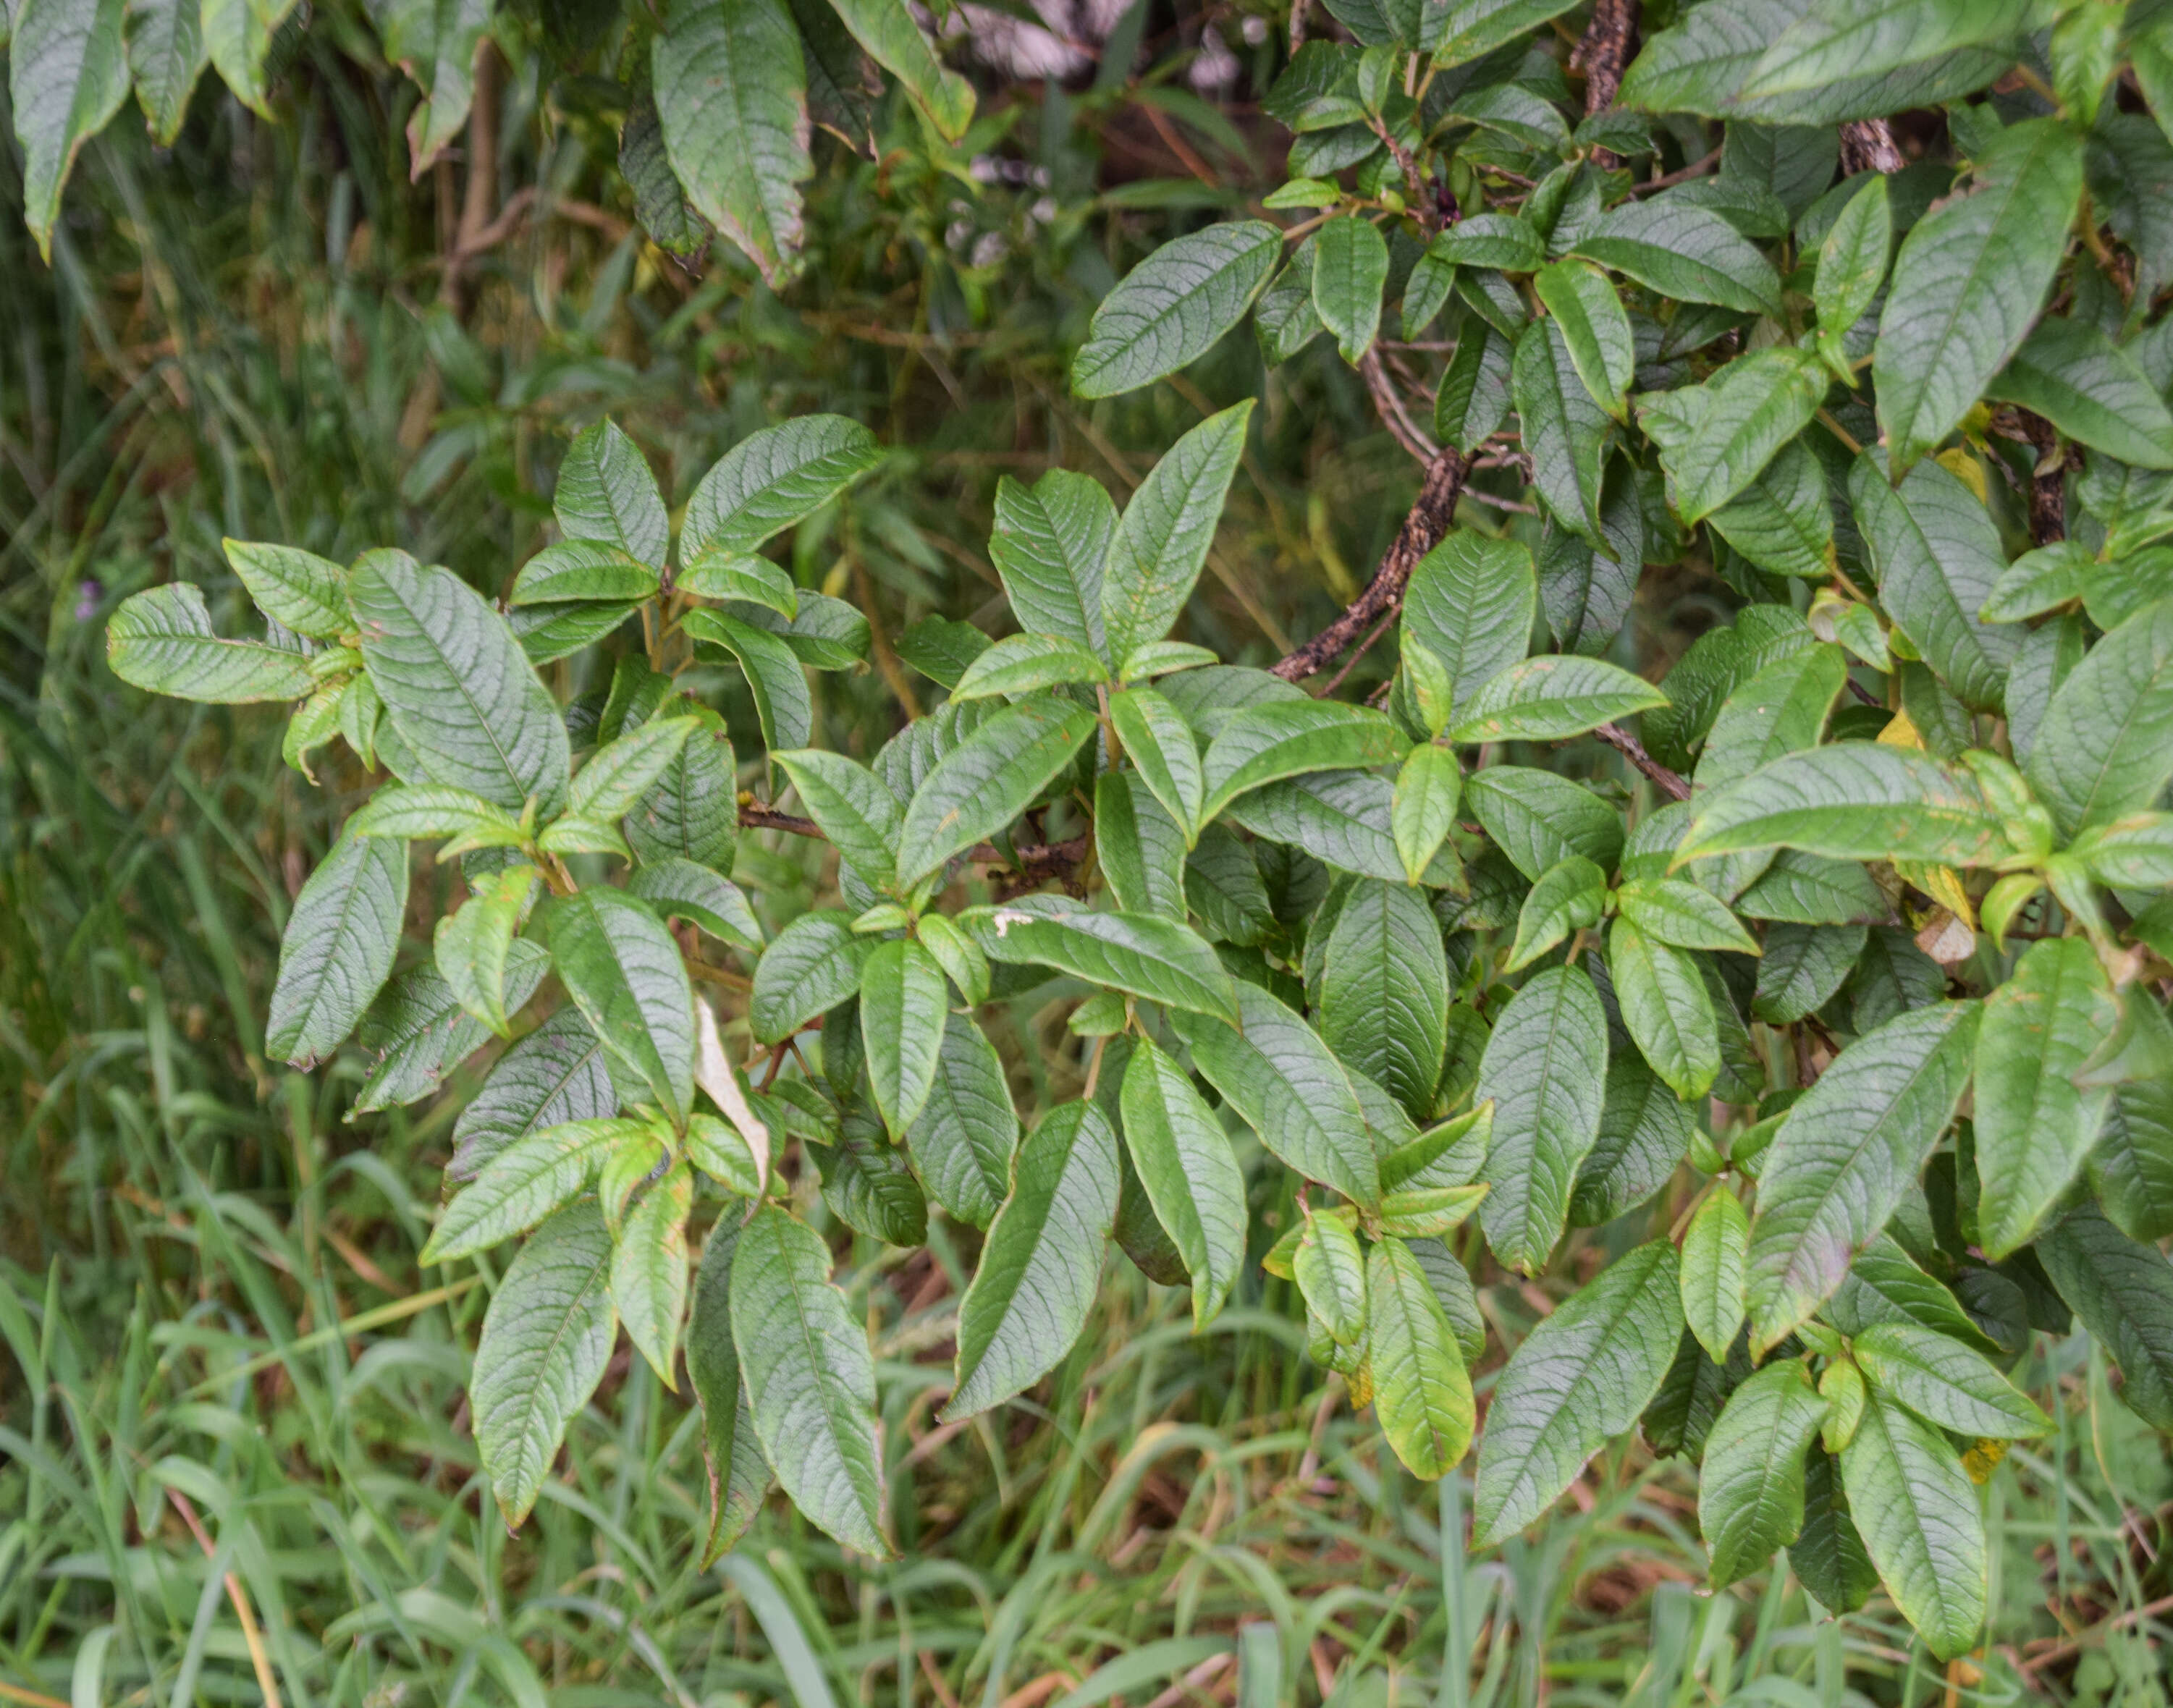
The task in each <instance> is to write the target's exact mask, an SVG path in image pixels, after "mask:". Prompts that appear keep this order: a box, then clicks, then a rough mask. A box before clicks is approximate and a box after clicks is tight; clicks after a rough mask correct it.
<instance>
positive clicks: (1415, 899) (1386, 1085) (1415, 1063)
mask: <svg viewBox="0 0 2173 1708" xmlns="http://www.w3.org/2000/svg"><path fill="white" fill-rule="evenodd" d="M1449 996H1450V988H1449V976H1448V960H1447V957H1446V956H1444V954H1443V952H1442V939H1441V926H1440V924H1439V922H1438V921H1437V920H1436V919H1435V918H1434V915H1433V910H1432V908H1429V907H1428V906H1427V905H1426V898H1425V897H1423V896H1422V895H1421V894H1420V893H1419V892H1418V891H1416V890H1415V889H1413V888H1412V887H1410V886H1408V885H1405V884H1393V883H1383V882H1381V881H1378V880H1367V879H1361V880H1359V881H1357V882H1356V884H1355V885H1354V886H1352V888H1351V892H1350V894H1349V895H1348V897H1346V898H1345V901H1344V903H1343V906H1342V908H1341V910H1340V912H1338V913H1337V914H1336V916H1335V927H1334V929H1333V930H1332V931H1331V932H1330V933H1329V938H1328V944H1327V949H1326V953H1325V957H1324V961H1323V962H1322V967H1321V977H1320V995H1319V999H1318V1002H1317V1004H1316V1005H1315V1012H1316V1014H1317V1015H1318V1023H1319V1026H1320V1034H1321V1037H1322V1038H1323V1039H1324V1041H1325V1042H1326V1043H1327V1044H1328V1047H1329V1048H1330V1049H1331V1050H1333V1051H1335V1054H1336V1055H1337V1057H1338V1058H1339V1059H1341V1060H1342V1061H1343V1062H1344V1063H1345V1064H1347V1065H1349V1066H1351V1067H1353V1068H1356V1070H1358V1071H1359V1072H1361V1073H1362V1074H1364V1075H1367V1077H1368V1078H1369V1079H1371V1080H1373V1081H1374V1082H1375V1083H1376V1084H1377V1085H1378V1086H1380V1087H1381V1088H1382V1089H1383V1091H1387V1092H1388V1095H1389V1096H1392V1097H1394V1098H1395V1099H1396V1101H1397V1102H1399V1103H1401V1104H1402V1105H1403V1106H1404V1107H1405V1110H1407V1111H1408V1112H1409V1113H1410V1114H1411V1115H1412V1116H1413V1117H1414V1118H1422V1117H1424V1116H1426V1114H1428V1113H1431V1112H1432V1102H1433V1090H1434V1086H1436V1084H1437V1083H1438V1082H1439V1080H1440V1079H1441V1070H1442V1057H1443V1054H1444V1053H1445V1051H1446V1050H1447V1048H1448V1003H1449Z"/></svg>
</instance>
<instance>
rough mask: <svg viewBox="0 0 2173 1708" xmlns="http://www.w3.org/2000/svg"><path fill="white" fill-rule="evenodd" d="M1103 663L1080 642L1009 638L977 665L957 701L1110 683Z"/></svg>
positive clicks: (961, 681) (963, 679)
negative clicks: (1066, 685)
mask: <svg viewBox="0 0 2173 1708" xmlns="http://www.w3.org/2000/svg"><path fill="white" fill-rule="evenodd" d="M1108 679H1109V672H1108V670H1107V669H1105V668H1104V667H1103V663H1102V660H1100V659H1098V658H1097V657H1095V656H1094V655H1093V654H1092V653H1091V652H1089V651H1088V650H1087V649H1086V648H1085V647H1083V646H1081V645H1080V644H1078V643H1077V642H1076V641H1069V640H1060V639H1058V638H1056V637H1055V636H1054V635H1048V634H1013V635H1006V637H1005V638H1003V639H1001V640H1000V641H998V642H997V643H996V644H995V645H994V646H992V647H990V648H989V649H988V650H987V651H986V652H984V653H983V654H982V655H980V656H979V658H977V659H975V660H973V663H971V664H969V665H967V666H966V672H965V674H964V675H963V676H960V677H959V678H958V685H957V687H954V688H953V689H952V691H951V698H952V699H954V700H985V699H993V698H995V697H996V696H998V695H1000V694H1030V693H1033V692H1035V691H1036V690H1037V689H1040V688H1053V687H1057V686H1059V685H1060V684H1061V683H1065V682H1107V681H1108Z"/></svg>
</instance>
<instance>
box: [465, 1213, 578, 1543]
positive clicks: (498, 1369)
mask: <svg viewBox="0 0 2173 1708" xmlns="http://www.w3.org/2000/svg"><path fill="white" fill-rule="evenodd" d="M610 1263H611V1234H610V1232H609V1231H607V1229H606V1228H605V1226H604V1219H603V1213H602V1212H601V1210H598V1209H597V1208H596V1205H595V1204H592V1203H583V1204H573V1205H570V1206H569V1207H568V1208H567V1209H564V1210H560V1211H559V1212H558V1215H554V1216H553V1217H552V1218H551V1220H548V1221H547V1222H545V1223H544V1224H543V1226H542V1227H541V1228H540V1229H538V1230H537V1232H536V1233H535V1234H534V1236H533V1237H531V1238H530V1239H529V1240H528V1242H526V1244H524V1245H523V1246H522V1247H521V1248H520V1252H519V1253H517V1254H516V1255H515V1258H514V1259H513V1262H512V1263H510V1265H508V1266H507V1269H506V1271H505V1279H504V1280H502V1281H500V1282H499V1285H498V1290H497V1292H496V1293H495V1294H493V1296H492V1297H491V1301H490V1309H489V1310H488V1311H487V1312H484V1313H483V1339H481V1341H479V1342H478V1343H477V1346H476V1355H475V1368H474V1371H473V1373H472V1376H471V1377H469V1381H468V1398H469V1402H470V1404H471V1405H472V1408H473V1410H474V1416H475V1440H476V1449H477V1452H478V1453H479V1454H480V1456H481V1457H482V1459H483V1474H484V1475H486V1476H488V1478H489V1479H490V1484H491V1492H492V1493H493V1494H494V1495H496V1496H497V1497H498V1507H499V1511H500V1512H501V1513H502V1514H504V1518H505V1522H507V1523H508V1524H509V1525H511V1526H515V1527H518V1526H519V1525H520V1522H521V1521H522V1520H523V1519H525V1518H526V1517H527V1516H528V1513H529V1511H530V1509H531V1507H533V1506H535V1504H536V1496H537V1493H538V1492H539V1491H540V1490H542V1486H543V1479H545V1478H546V1477H547V1476H549V1475H550V1474H551V1463H552V1461H553V1460H554V1459H555V1458H557V1457H558V1447H559V1444H560V1443H561V1442H562V1441H564V1440H565V1437H566V1425H567V1424H568V1423H569V1422H570V1421H571V1420H572V1418H573V1416H574V1413H575V1412H577V1411H579V1410H580V1409H581V1408H582V1407H583V1406H584V1405H585V1404H588V1399H589V1396H590V1394H592V1393H595V1392H596V1383H597V1382H600V1381H601V1379H602V1377H603V1373H604V1366H605V1365H606V1364H607V1362H608V1361H609V1360H610V1358H611V1350H612V1339H613V1317H612V1301H611V1294H610V1292H609V1290H608V1289H607V1286H606V1284H605V1276H606V1273H607V1270H608V1269H609V1267H610Z"/></svg>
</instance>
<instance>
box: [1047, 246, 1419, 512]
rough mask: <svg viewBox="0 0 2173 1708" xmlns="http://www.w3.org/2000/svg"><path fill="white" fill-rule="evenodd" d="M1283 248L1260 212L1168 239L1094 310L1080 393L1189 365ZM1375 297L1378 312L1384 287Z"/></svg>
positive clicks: (1074, 365) (1104, 391) (1077, 379)
mask: <svg viewBox="0 0 2173 1708" xmlns="http://www.w3.org/2000/svg"><path fill="white" fill-rule="evenodd" d="M1376 235H1377V236H1378V233H1377V234H1376ZM1281 254H1282V233H1281V232H1280V231H1279V230H1277V229H1275V227H1274V226H1272V225H1270V224H1268V223H1267V222H1266V221H1265V220H1261V219H1240V220H1232V221H1231V222H1229V223H1228V224H1221V225H1211V226H1208V227H1207V228H1205V229H1204V230H1200V231H1195V232H1192V233H1190V234H1188V235H1186V236H1184V237H1179V238H1177V239H1175V240H1173V241H1171V242H1168V243H1165V244H1164V245H1162V247H1161V248H1159V249H1157V250H1156V251H1154V252H1153V253H1152V254H1151V255H1149V256H1147V258H1146V260H1145V261H1141V262H1140V264H1139V265H1138V266H1137V267H1134V268H1133V269H1132V270H1131V272H1129V273H1127V274H1125V275H1124V278H1123V280H1122V281H1121V282H1120V283H1119V284H1118V286H1117V288H1115V289H1114V290H1113V291H1111V292H1110V293H1109V294H1108V296H1106V297H1104V298H1103V299H1102V304H1101V306H1100V307H1099V308H1097V309H1096V310H1094V319H1093V322H1092V325H1091V326H1088V328H1087V342H1085V343H1084V344H1082V345H1081V347H1080V348H1079V353H1078V354H1077V355H1076V356H1075V357H1073V358H1072V361H1071V389H1072V390H1073V391H1075V392H1076V393H1077V394H1078V395H1079V396H1081V397H1113V396H1116V395H1117V394H1118V393H1119V392H1123V391H1133V390H1135V389H1136V388H1137V387H1139V386H1141V385H1147V384H1149V383H1151V381H1153V380H1159V379H1161V378H1162V376H1163V375H1164V374H1174V373H1176V372H1177V371H1178V369H1180V368H1184V367H1187V366H1189V365H1190V364H1192V363H1193V362H1194V361H1196V360H1197V359H1199V358H1200V357H1202V356H1204V355H1205V354H1206V353H1207V352H1208V351H1209V350H1211V349H1212V348H1214V347H1215V345H1216V343H1217V342H1220V341H1221V337H1222V335H1223V334H1224V333H1226V332H1227V331H1229V330H1230V329H1231V328H1232V326H1236V325H1237V322H1238V321H1242V320H1243V319H1244V317H1245V310H1247V309H1248V308H1250V307H1251V306H1252V305H1253V299H1254V298H1255V297H1257V296H1259V294H1260V289H1261V287H1263V286H1264V285H1265V284H1266V283H1267V282H1268V275H1269V274H1270V272H1273V271H1274V270H1275V262H1276V261H1277V260H1278V259H1279V258H1280V257H1281ZM1384 259H1385V257H1384ZM1384 270H1385V269H1384ZM1374 301H1375V312H1376V313H1377V314H1378V310H1379V291H1378V287H1377V288H1376V290H1375V293H1374ZM1073 478H1075V479H1077V478H1080V477H1076V476H1075V477H1073Z"/></svg>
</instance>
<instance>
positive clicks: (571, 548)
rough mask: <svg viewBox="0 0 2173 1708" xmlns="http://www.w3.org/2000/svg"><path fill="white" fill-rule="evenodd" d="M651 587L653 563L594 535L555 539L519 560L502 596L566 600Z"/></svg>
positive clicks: (648, 591)
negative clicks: (515, 571) (523, 559)
mask: <svg viewBox="0 0 2173 1708" xmlns="http://www.w3.org/2000/svg"><path fill="white" fill-rule="evenodd" d="M656 589H657V574H656V571H655V568H654V567H652V566H651V565H650V564H648V563H644V562H643V561H642V560H641V559H640V558H636V557H634V555H633V554H632V553H631V552H628V551H626V550H624V549H623V547H618V546H615V545H607V544H606V543H604V542H602V541H596V540H561V541H559V542H558V544H557V545H555V546H546V547H544V548H543V549H542V551H540V552H537V554H536V555H535V556H534V557H533V558H530V559H529V560H528V561H527V562H526V563H523V564H522V565H521V566H520V574H517V575H515V577H514V578H513V586H512V588H511V589H510V590H509V591H508V593H507V595H506V599H507V602H508V603H509V604H511V605H516V606H520V605H569V604H574V603H577V602H580V601H587V600H604V599H617V600H639V599H650V598H653V597H655V593H656Z"/></svg>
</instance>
